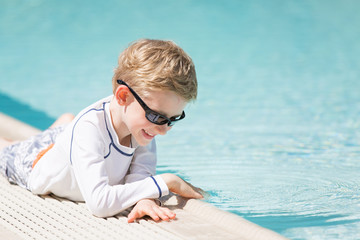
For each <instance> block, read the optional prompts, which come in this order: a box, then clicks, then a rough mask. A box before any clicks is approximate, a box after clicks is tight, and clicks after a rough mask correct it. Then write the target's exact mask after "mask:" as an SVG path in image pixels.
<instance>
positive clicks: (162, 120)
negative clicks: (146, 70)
mask: <svg viewBox="0 0 360 240" xmlns="http://www.w3.org/2000/svg"><path fill="white" fill-rule="evenodd" d="M117 83H118V84H120V85H125V86H126V87H127V88H128V89H129V90H130V92H131V93H132V94H133V95H134V97H135V99H136V100H137V101H138V102H139V104H140V106H141V107H142V108H143V109H144V111H145V117H146V119H147V120H149V121H150V122H152V123H155V124H157V125H164V124H167V125H168V126H174V124H175V122H176V121H179V120H181V119H183V118H184V117H185V112H184V111H183V112H182V114H181V115H180V116H177V117H171V118H167V117H165V116H164V115H162V114H160V113H158V112H155V111H154V110H151V109H150V108H149V107H148V106H147V105H146V104H145V103H144V101H143V100H142V99H141V98H140V97H139V95H137V94H136V92H135V91H134V90H133V89H132V88H131V87H129V85H127V84H126V83H125V82H124V81H123V80H120V79H118V80H117Z"/></svg>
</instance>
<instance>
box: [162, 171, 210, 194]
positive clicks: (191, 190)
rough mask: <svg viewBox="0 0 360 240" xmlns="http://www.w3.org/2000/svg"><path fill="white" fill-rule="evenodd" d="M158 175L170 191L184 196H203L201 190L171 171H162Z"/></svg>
mask: <svg viewBox="0 0 360 240" xmlns="http://www.w3.org/2000/svg"><path fill="white" fill-rule="evenodd" d="M160 176H161V177H162V179H163V180H164V181H165V183H166V185H167V186H168V188H169V190H170V191H171V192H173V193H176V194H178V195H180V196H182V197H186V198H203V195H202V194H203V193H204V191H203V190H201V189H200V188H196V187H194V186H192V185H191V184H190V183H188V182H186V181H184V180H183V179H181V178H180V177H178V176H176V175H174V174H171V173H164V174H161V175H160Z"/></svg>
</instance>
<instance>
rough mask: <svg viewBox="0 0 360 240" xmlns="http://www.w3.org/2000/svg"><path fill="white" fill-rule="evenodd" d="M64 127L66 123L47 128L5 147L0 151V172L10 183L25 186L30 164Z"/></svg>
mask: <svg viewBox="0 0 360 240" xmlns="http://www.w3.org/2000/svg"><path fill="white" fill-rule="evenodd" d="M65 127H66V125H62V126H58V127H55V128H49V129H47V130H45V131H43V132H41V133H39V134H37V135H35V136H33V137H30V138H29V139H27V140H25V141H21V142H18V143H16V144H13V145H10V146H7V147H5V148H4V149H3V150H2V151H1V152H0V173H1V174H2V175H3V176H5V177H6V178H7V179H8V181H9V182H10V183H13V184H17V185H19V186H21V187H23V188H27V181H28V179H29V176H30V173H31V169H32V164H33V162H34V160H35V159H36V157H37V155H38V154H39V153H40V152H41V151H42V150H44V149H46V148H48V147H49V145H51V144H53V143H55V139H56V137H57V136H58V135H59V133H61V132H63V131H64V129H65Z"/></svg>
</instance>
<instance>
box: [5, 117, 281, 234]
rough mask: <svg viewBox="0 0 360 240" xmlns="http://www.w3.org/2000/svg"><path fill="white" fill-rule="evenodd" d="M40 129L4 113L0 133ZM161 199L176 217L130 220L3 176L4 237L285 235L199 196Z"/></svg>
mask: <svg viewBox="0 0 360 240" xmlns="http://www.w3.org/2000/svg"><path fill="white" fill-rule="evenodd" d="M37 132H39V130H37V129H35V128H33V127H31V126H28V125H26V124H24V123H22V122H20V121H17V120H16V119H13V118H11V117H9V116H6V115H4V114H2V113H0V136H2V137H5V138H8V139H13V140H16V139H24V138H27V137H29V136H31V135H33V134H35V133H37ZM162 200H163V201H164V205H165V206H167V207H169V208H170V209H172V210H173V211H174V212H175V213H176V219H175V220H172V221H170V222H154V221H152V220H150V219H149V218H143V219H140V220H138V221H137V222H136V223H130V224H129V223H127V218H126V216H127V214H128V213H129V210H126V211H124V212H122V213H120V214H118V215H116V216H114V217H110V218H97V217H94V216H93V215H91V213H90V212H89V211H88V210H87V208H86V206H85V204H84V203H78V202H72V201H69V200H66V199H61V198H58V197H56V196H52V195H50V196H37V195H33V194H32V193H31V192H29V191H27V190H25V189H22V188H20V187H18V186H16V185H11V184H9V183H8V182H7V180H6V179H5V178H4V177H3V176H0V239H9V240H18V239H37V240H38V239H97V240H98V239H107V240H108V239H166V240H168V239H240V240H250V239H251V240H263V239H266V240H277V239H279V240H280V239H286V238H284V237H283V236H281V235H279V234H277V233H275V232H273V231H271V230H269V229H266V228H263V227H260V226H258V225H256V224H254V223H251V222H249V221H247V220H245V219H243V218H241V217H239V216H238V215H235V214H232V213H229V212H225V211H222V210H220V209H218V208H216V207H214V206H212V205H211V204H209V203H206V202H203V201H200V200H195V199H184V198H181V197H179V196H177V195H170V196H167V197H166V198H164V199H162Z"/></svg>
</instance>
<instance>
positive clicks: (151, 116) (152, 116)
mask: <svg viewBox="0 0 360 240" xmlns="http://www.w3.org/2000/svg"><path fill="white" fill-rule="evenodd" d="M146 118H147V119H148V120H149V121H150V122H152V123H155V124H158V125H162V124H165V123H168V121H169V120H168V119H167V118H166V117H164V116H162V115H160V114H158V113H155V112H153V111H147V112H146Z"/></svg>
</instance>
